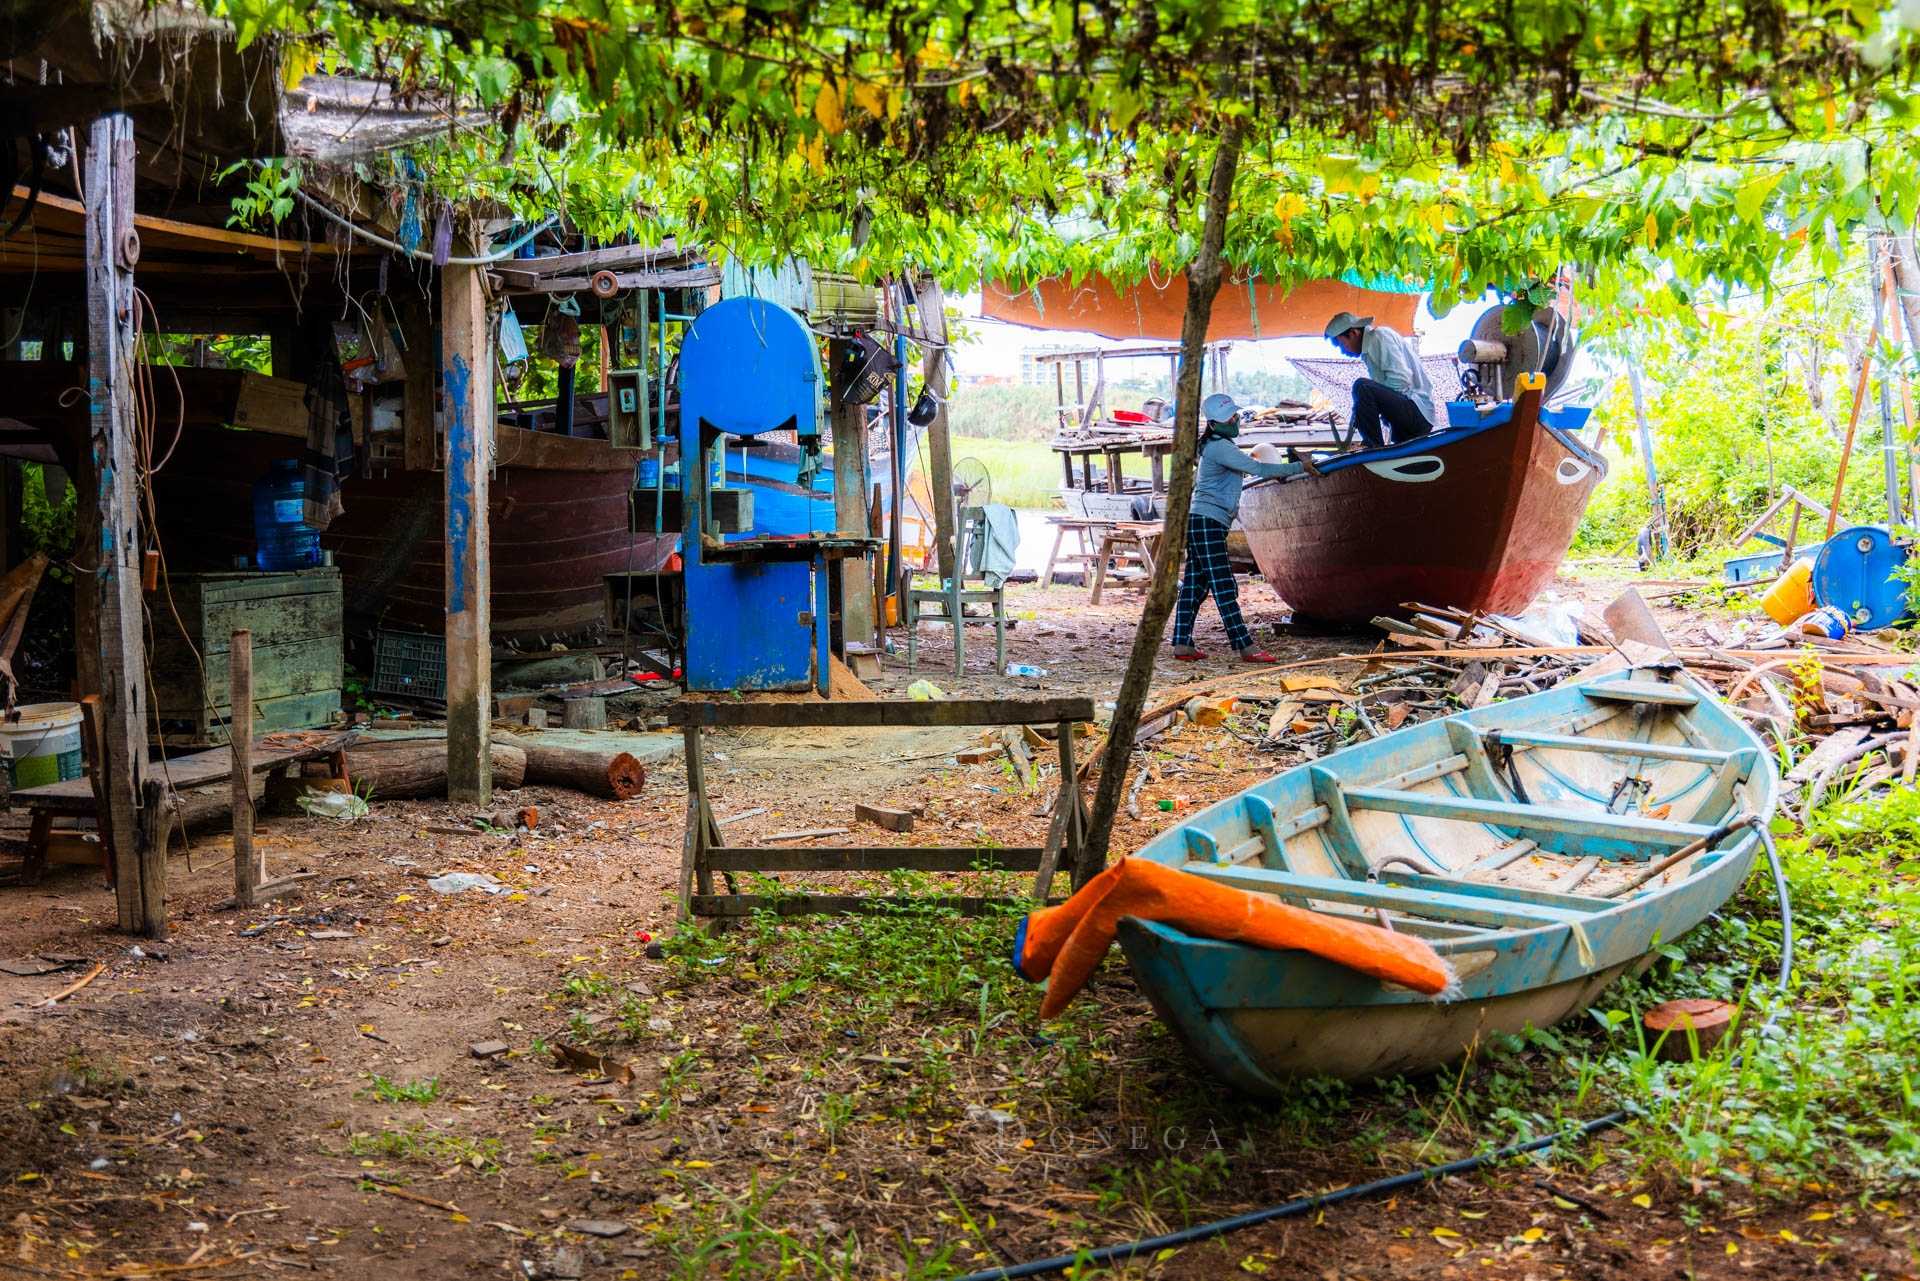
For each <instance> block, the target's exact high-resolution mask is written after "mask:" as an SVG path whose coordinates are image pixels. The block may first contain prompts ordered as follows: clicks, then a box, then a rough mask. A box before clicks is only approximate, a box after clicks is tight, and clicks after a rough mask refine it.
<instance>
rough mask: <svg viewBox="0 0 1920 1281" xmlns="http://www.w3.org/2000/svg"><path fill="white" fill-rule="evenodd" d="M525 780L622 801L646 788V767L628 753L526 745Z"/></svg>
mask: <svg viewBox="0 0 1920 1281" xmlns="http://www.w3.org/2000/svg"><path fill="white" fill-rule="evenodd" d="M525 751H526V757H527V771H526V781H527V782H529V783H535V784H542V785H545V786H548V787H565V788H570V789H572V790H573V791H576V792H585V793H586V794H587V795H589V796H604V797H607V798H609V799H611V800H616V801H625V800H630V799H632V798H633V797H635V796H638V795H640V792H641V790H642V789H643V788H645V787H646V785H647V771H646V767H645V766H643V765H641V764H640V762H639V760H638V759H636V758H635V757H634V756H633V754H632V753H631V752H590V751H585V750H583V749H581V748H577V747H545V746H536V745H533V744H528V745H526V747H525Z"/></svg>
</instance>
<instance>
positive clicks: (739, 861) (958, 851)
mask: <svg viewBox="0 0 1920 1281" xmlns="http://www.w3.org/2000/svg"><path fill="white" fill-rule="evenodd" d="M1039 866H1040V847H1039V846H1037V845H1034V846H1025V845H1019V846H1010V847H1007V848H1005V849H981V848H978V847H976V846H941V847H932V846H912V845H880V846H872V845H833V846H827V845H821V846H812V847H809V846H790V847H787V848H784V849H782V848H777V847H773V848H763V847H759V846H748V845H727V846H720V847H718V848H715V849H710V850H708V851H707V867H708V868H709V869H711V870H713V871H715V872H891V871H907V872H974V871H1009V872H1031V871H1033V870H1034V869H1036V868H1038V867H1039Z"/></svg>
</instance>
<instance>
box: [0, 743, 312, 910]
mask: <svg viewBox="0 0 1920 1281" xmlns="http://www.w3.org/2000/svg"><path fill="white" fill-rule="evenodd" d="M348 737H349V733H348V732H347V731H345V730H338V731H334V730H325V731H322V730H304V731H303V730H281V731H279V732H278V733H274V734H267V735H265V736H263V737H260V738H256V739H255V740H254V741H253V773H255V774H271V773H273V772H274V771H276V770H280V769H285V768H287V767H289V766H292V765H297V764H300V763H301V762H303V761H318V760H327V759H331V760H332V761H333V763H334V771H335V777H338V778H345V777H346V773H347V769H346V743H347V739H348ZM147 770H148V777H150V778H154V779H159V780H161V782H162V783H163V784H164V785H165V786H166V787H167V789H168V790H167V793H166V795H165V797H164V799H163V801H162V804H163V806H164V808H165V811H166V815H167V823H166V830H165V831H162V832H158V833H156V834H155V835H156V836H157V837H158V838H159V839H160V840H163V841H164V840H165V839H167V837H166V832H167V831H171V830H172V828H173V822H172V820H173V818H174V816H175V815H181V816H185V815H187V814H193V815H195V816H198V815H201V814H211V813H217V812H220V811H222V810H224V809H226V808H227V806H228V805H229V804H230V803H231V802H230V798H229V795H228V793H229V789H228V788H226V787H222V786H218V785H220V784H224V783H228V782H229V781H230V780H231V778H232V776H233V750H232V748H231V747H216V748H212V749H211V750H208V751H204V752H195V753H193V754H192V755H190V756H175V757H171V758H169V759H167V760H165V761H162V760H160V759H159V758H154V759H151V760H150V761H149V762H148V765H147ZM13 804H14V805H15V806H16V807H22V808H24V809H25V810H26V811H27V813H28V814H29V815H31V816H32V826H31V828H30V829H29V831H28V834H27V861H26V866H25V868H24V869H23V870H22V879H23V880H25V881H26V882H27V883H28V884H32V883H33V882H34V881H37V880H39V879H40V876H41V874H42V873H44V872H45V871H46V868H47V845H48V843H49V841H50V840H51V839H52V836H53V820H54V819H56V818H91V819H94V820H96V821H98V819H99V816H100V810H99V806H98V805H97V804H96V803H95V801H94V793H93V781H92V779H91V778H84V777H83V778H75V779H69V780H67V781H66V782H64V783H48V784H46V785H45V786H43V787H28V788H23V789H22V790H20V791H17V792H15V793H14V794H13ZM100 853H101V857H102V858H104V859H105V860H106V871H107V876H108V878H109V880H111V878H112V876H113V849H112V834H111V833H110V832H109V831H108V830H107V829H106V828H105V827H104V826H103V827H102V828H101V832H100Z"/></svg>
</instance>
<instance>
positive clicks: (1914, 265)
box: [1882, 235, 1920, 356]
mask: <svg viewBox="0 0 1920 1281" xmlns="http://www.w3.org/2000/svg"><path fill="white" fill-rule="evenodd" d="M1882 244H1884V245H1885V246H1886V248H1887V249H1888V250H1889V251H1890V252H1891V253H1892V255H1893V283H1894V285H1895V287H1896V288H1897V289H1898V291H1899V292H1898V293H1896V294H1895V295H1894V296H1895V297H1896V298H1898V299H1899V300H1900V318H1901V320H1902V321H1903V322H1904V324H1903V325H1902V328H1903V329H1904V330H1905V331H1906V332H1905V335H1904V336H1905V337H1906V340H1907V346H1908V348H1909V349H1911V350H1912V352H1913V354H1914V355H1916V356H1920V261H1916V260H1915V258H1914V254H1913V237H1912V236H1911V235H1906V236H1888V237H1887V238H1886V239H1885V240H1884V241H1883V242H1882ZM1888 332H1889V333H1891V332H1892V329H1891V326H1889V329H1888Z"/></svg>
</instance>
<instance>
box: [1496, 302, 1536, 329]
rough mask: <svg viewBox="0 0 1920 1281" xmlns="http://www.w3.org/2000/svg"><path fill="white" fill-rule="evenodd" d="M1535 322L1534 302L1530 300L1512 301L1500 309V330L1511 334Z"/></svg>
mask: <svg viewBox="0 0 1920 1281" xmlns="http://www.w3.org/2000/svg"><path fill="white" fill-rule="evenodd" d="M1532 323H1533V304H1532V303H1530V302H1511V303H1508V304H1507V305H1506V306H1505V307H1503V308H1502V309H1501V311H1500V332H1501V333H1503V334H1507V335H1509V336H1511V335H1513V334H1517V333H1520V332H1522V331H1523V330H1525V329H1526V327H1527V326H1528V325H1531V324H1532Z"/></svg>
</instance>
